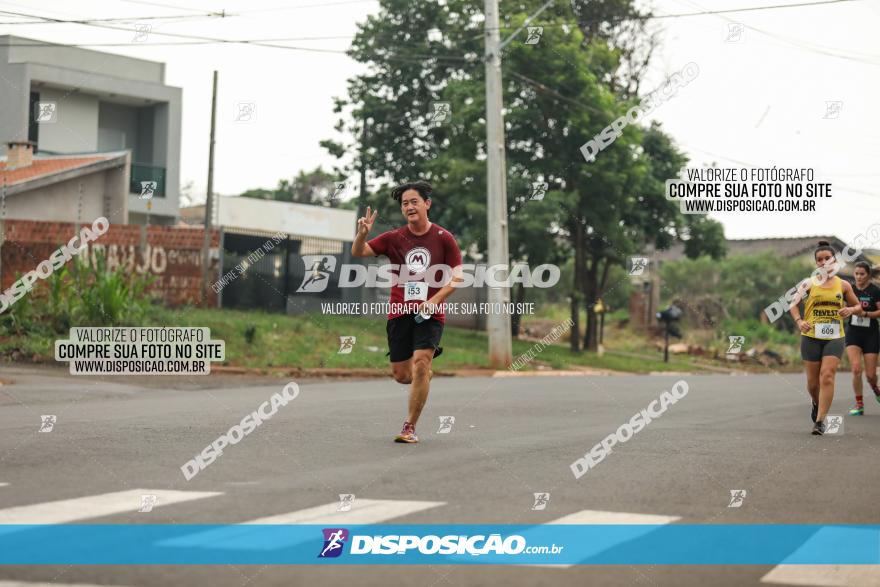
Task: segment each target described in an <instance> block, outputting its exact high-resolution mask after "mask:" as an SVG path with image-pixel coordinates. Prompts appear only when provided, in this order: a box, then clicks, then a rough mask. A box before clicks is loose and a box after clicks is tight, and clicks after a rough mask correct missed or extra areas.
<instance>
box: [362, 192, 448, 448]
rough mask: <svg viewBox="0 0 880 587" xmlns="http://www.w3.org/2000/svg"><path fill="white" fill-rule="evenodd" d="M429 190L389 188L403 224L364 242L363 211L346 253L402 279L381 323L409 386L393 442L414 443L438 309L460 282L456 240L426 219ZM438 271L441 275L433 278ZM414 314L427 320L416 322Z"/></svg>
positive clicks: (436, 346)
mask: <svg viewBox="0 0 880 587" xmlns="http://www.w3.org/2000/svg"><path fill="white" fill-rule="evenodd" d="M432 191H433V188H432V187H431V184H429V183H428V182H425V181H416V182H413V183H405V184H403V185H399V186H397V187H396V188H394V189H393V190H391V197H392V198H393V199H394V200H395V201H397V202H398V203H399V204H400V211H401V213H402V214H403V217H404V218H405V219H406V224H405V225H404V226H401V227H400V228H397V229H395V230H389V231H388V232H384V233H382V234H380V235H379V236H377V237H376V238H374V239H371V240H370V241H369V242H367V240H366V239H367V235H368V234H369V233H370V230H371V229H372V228H373V223H374V222H375V221H376V216H377V215H378V214H379V213H378V212H372V210H371V208H370V207H367V212H366V216H363V217H361V218H359V219H358V230H357V236H356V237H355V239H354V242H353V243H352V245H351V254H352V255H353V256H355V257H378V256H379V255H386V256H387V257H388V258H389V259H390V260H391V263H392V264H393V265H394V266H395V269H394V270H393V273H395V275H396V276H398V278H400V281H401V283H397V284H396V285H395V286H393V287H392V288H391V300H390V301H391V308H390V312H389V314H388V324H387V325H386V332H387V334H388V349H389V353H388V355H389V357H390V359H391V371H392V374H393V375H394V380H395V381H397V382H398V383H403V384H410V383H411V384H412V387H411V388H410V392H409V413H408V414H407V418H406V420H405V421H404V423H403V429H402V430H401V431H400V434H398V435H397V436H396V437H395V438H394V441H395V442H406V443H415V442H418V441H419V437H418V436H416V423H417V422H418V421H419V416H420V415H421V413H422V408H424V407H425V403H426V402H427V401H428V392H429V390H430V379H431V361H432V360H433V359H434V357H437V356H439V355H440V353H442V352H443V349H442V348H441V347H440V337H441V336H442V335H443V324H444V322H445V321H446V317H445V315H444V313H443V312H442V311H440V309H439V308H438V306H439V305H440V304H442V303H443V302H444V301H445V300H446V298H448V297H449V296H450V295H451V294H452V292H453V291H455V285H454V284H456V283H458V282H460V281H462V279H461V276H460V269H461V251H460V250H459V248H458V243H456V242H455V237H454V236H453V235H452V233H450V232H449V231H448V230H446V229H445V228H443V227H442V226H439V225H437V224H434V223H432V222H430V221H429V220H428V210H430V209H431V192H432ZM397 268H399V269H397ZM447 268H448V269H447ZM404 269H405V270H406V271H407V272H408V274H409V275H408V276H407V277H402V276H400V273H401V272H402V271H403V270H404ZM441 269H443V270H444V273H443V276H442V277H438V275H437V273H438V272H439V271H440V270H441ZM447 271H448V273H447ZM426 280H427V281H426ZM432 282H433V283H434V285H439V284H440V283H443V286H442V287H432V286H431V283H432ZM419 314H421V316H422V317H425V316H429V317H428V318H427V319H420V320H421V321H417V320H416V318H417V315H419Z"/></svg>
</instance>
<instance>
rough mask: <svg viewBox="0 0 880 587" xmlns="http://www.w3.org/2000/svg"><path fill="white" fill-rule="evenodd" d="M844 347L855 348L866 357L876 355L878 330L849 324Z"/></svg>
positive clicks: (879, 337)
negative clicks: (860, 350)
mask: <svg viewBox="0 0 880 587" xmlns="http://www.w3.org/2000/svg"><path fill="white" fill-rule="evenodd" d="M846 346H857V347H859V348H861V349H862V353H864V354H866V355H870V354H872V353H873V354H875V355H876V354H877V353H878V352H880V330H878V329H877V328H871V327H870V326H853V325H851V324H850V325H849V326H848V327H847V329H846Z"/></svg>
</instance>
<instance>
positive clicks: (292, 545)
mask: <svg viewBox="0 0 880 587" xmlns="http://www.w3.org/2000/svg"><path fill="white" fill-rule="evenodd" d="M230 563H231V564H235V565H303V564H307V565H314V564H319V565H340V564H342V565H363V564H382V565H387V564H405V565H420V564H431V565H443V564H453V565H460V564H477V565H480V564H483V565H485V564H488V565H499V564H517V565H524V564H540V565H548V564H549V565H776V564H793V565H799V564H821V565H832V564H848V565H869V564H870V565H877V564H880V526H878V525H805V524H741V525H720V524H718V525H716V524H667V525H649V524H645V525H641V524H640V525H556V524H544V525H538V526H535V525H530V526H529V525H503V524H502V525H485V524H480V525H401V524H397V525H388V524H375V525H361V526H358V525H351V526H347V527H328V526H325V525H281V524H278V525H259V524H234V525H229V524H227V525H186V524H185V525H180V524H61V525H0V564H3V565H219V564H230Z"/></svg>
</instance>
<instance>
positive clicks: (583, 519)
mask: <svg viewBox="0 0 880 587" xmlns="http://www.w3.org/2000/svg"><path fill="white" fill-rule="evenodd" d="M680 519H681V518H680V517H679V516H657V515H653V514H633V513H629V512H608V511H602V510H581V511H579V512H575V513H573V514H568V515H567V516H562V517H561V518H557V519H555V520H551V521H549V522H545V523H544V524H543V525H554V524H590V525H609V526H610V525H618V524H627V525H641V524H644V525H647V526H648V527H647V528H646V529H645V531H644V533H643V534H648V533H649V532H652V531H653V530H655V529H656V528H654V526H659V525H665V524H671V523H672V522H675V521H678V520H680ZM643 534H642V535H643ZM523 535H524V536H525V537H526V540H527V541H528V535H527V532H524V533H523ZM632 538H633V536H630V537H629V538H628V539H627V540H631V539H632ZM614 546H617V545H616V544H615V545H614ZM607 549H608V545H607V543H606V544H603V545H600V546H597V547H596V549H595V550H594V551H590V552H588V553H587V554H586V555H585V556H584V558H589V557H591V556H593V555H596V554H599V553H600V552H602V551H603V550H607ZM524 566H529V567H552V568H554V569H567V568H569V567H573V566H574V565H568V564H562V565H553V564H537V565H524Z"/></svg>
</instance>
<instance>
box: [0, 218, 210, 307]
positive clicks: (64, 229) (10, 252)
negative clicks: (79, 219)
mask: <svg viewBox="0 0 880 587" xmlns="http://www.w3.org/2000/svg"><path fill="white" fill-rule="evenodd" d="M85 226H89V225H85V224H84V225H81V226H80V230H81V229H82V228H83V227H85ZM141 230H142V227H141V226H137V225H132V224H111V225H110V229H109V230H108V231H107V232H106V233H105V234H103V235H101V236H99V237H98V238H97V239H96V240H94V241H92V242H90V243H89V251H88V254H89V258H90V259H91V258H94V256H95V253H96V252H97V251H103V252H104V255H105V257H106V258H107V263H108V267H110V268H113V267H117V266H120V265H121V266H123V267H126V269H127V270H128V271H131V272H137V273H141V274H150V275H153V276H155V278H156V279H155V282H154V284H153V287H152V288H151V291H153V292H156V293H159V294H161V296H162V297H163V298H164V299H165V301H166V302H167V303H168V304H170V305H173V306H176V305H181V304H184V303H187V302H189V303H193V304H197V305H203V304H202V303H201V302H202V300H201V283H202V255H201V251H202V243H203V240H204V238H205V232H204V230H203V229H201V228H178V227H168V226H150V227H148V228H147V229H146V232H147V234H146V246H145V247H144V249H143V250H141ZM5 233H6V241H5V242H4V244H3V246H2V248H0V270H2V275H0V290H3V291H5V290H6V289H7V288H8V287H10V286H11V285H12V284H13V282H15V280H16V275H17V274H24V273H27V272H28V271H32V270H34V269H35V268H36V267H37V265H38V264H39V263H41V262H42V261H44V260H46V259H48V258H49V256H50V255H51V254H52V253H53V252H54V251H55V250H56V249H57V248H58V247H60V246H61V245H62V244H65V245H66V244H67V243H68V242H69V241H70V239H72V238H73V237H74V236H75V235H77V234H78V231H77V230H76V226H75V225H74V224H73V223H70V222H41V221H33V220H7V221H6V223H5ZM219 246H220V232H219V231H218V230H213V231H212V234H211V248H212V249H213V251H214V253H213V255H212V256H213V257H214V258H213V259H212V260H211V270H210V276H211V277H210V281H211V282H213V281H214V280H216V279H217V277H218V264H217V263H218V261H217V250H218V249H219ZM82 255H83V256H85V254H84V253H83V254H82ZM72 262H73V260H72V259H71V261H70V262H69V263H72ZM37 283H39V280H38V282H37ZM205 304H206V305H208V306H210V307H217V294H215V293H214V292H213V291H212V290H211V288H210V283H209V287H208V297H207V298H206V299H205Z"/></svg>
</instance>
